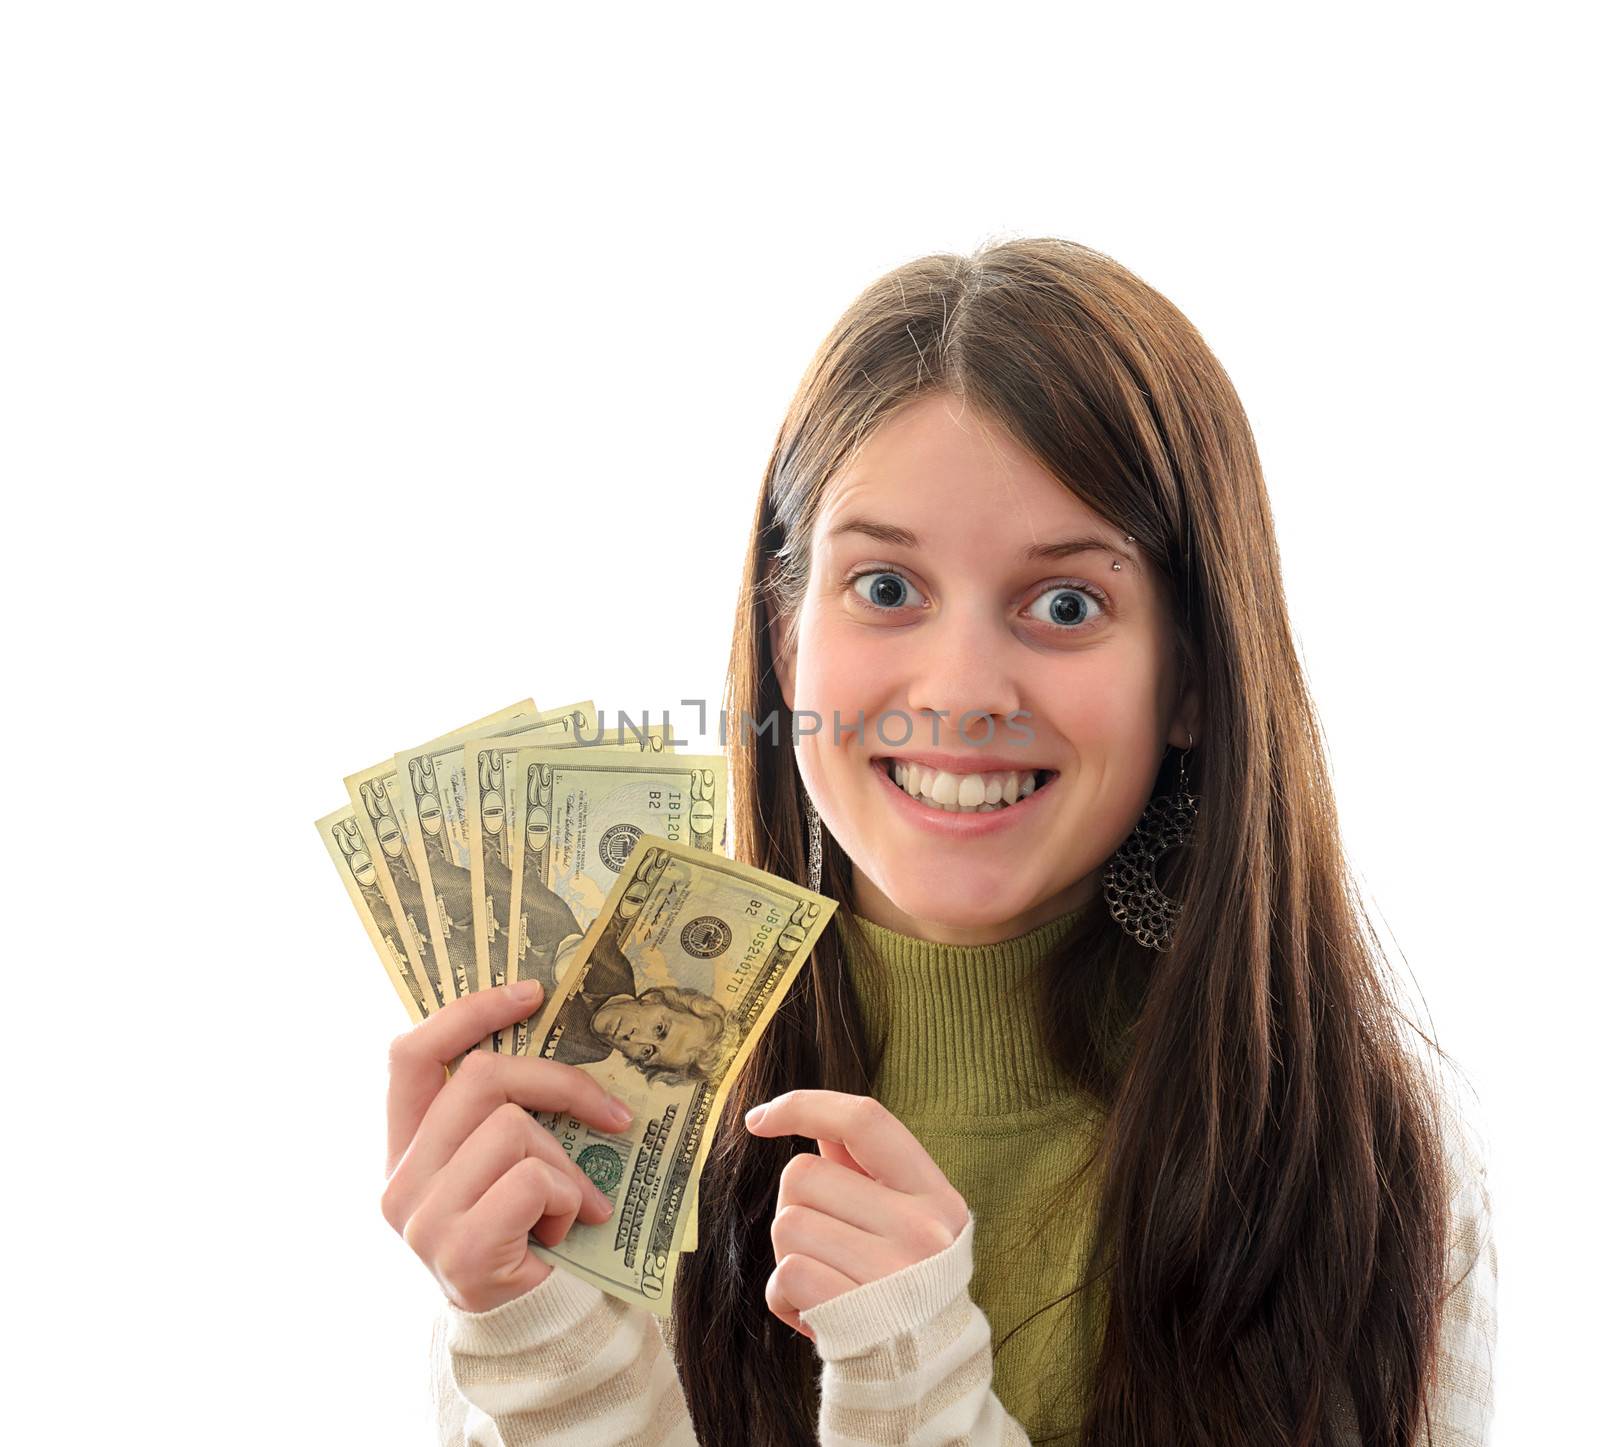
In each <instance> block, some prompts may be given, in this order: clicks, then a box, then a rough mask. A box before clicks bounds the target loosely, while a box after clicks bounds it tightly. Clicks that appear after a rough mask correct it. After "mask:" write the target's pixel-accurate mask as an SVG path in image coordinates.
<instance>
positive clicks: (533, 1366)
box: [432, 1268, 698, 1447]
mask: <svg viewBox="0 0 1600 1447" xmlns="http://www.w3.org/2000/svg"><path fill="white" fill-rule="evenodd" d="M432 1379H433V1400H434V1408H435V1412H436V1415H437V1422H438V1431H439V1442H440V1447H532V1444H534V1443H538V1444H541V1447H590V1444H593V1443H597V1442H624V1441H625V1442H628V1443H631V1444H636V1447H698V1444H697V1439H696V1437H695V1434H694V1426H693V1423H692V1421H691V1420H690V1416H689V1407H688V1403H687V1401H686V1400H685V1399H684V1395H683V1384H682V1383H681V1382H680V1381H679V1378H678V1372H677V1368H676V1367H675V1366H674V1365H673V1361H672V1357H671V1354H670V1353H669V1352H668V1350H667V1345H666V1340H665V1338H664V1337H663V1336H662V1331H661V1325H660V1322H659V1320H658V1319H657V1318H656V1317H655V1316H654V1315H653V1314H652V1313H650V1312H648V1311H646V1310H645V1309H644V1308H643V1307H639V1306H630V1305H628V1304H627V1303H626V1302H623V1301H619V1300H618V1299H617V1298H616V1297H614V1296H611V1295H609V1294H608V1293H606V1292H603V1291H601V1290H600V1289H599V1287H597V1286H593V1285H591V1284H590V1283H589V1282H587V1281H584V1280H583V1279H582V1278H580V1277H577V1276H574V1275H572V1274H571V1273H570V1272H564V1271H562V1270H560V1269H559V1268H557V1269H556V1270H554V1271H552V1272H551V1273H550V1275H549V1276H548V1277H546V1278H545V1279H544V1280H543V1281H542V1282H540V1283H539V1285H538V1286H536V1287H534V1288H533V1289H532V1290H531V1291H528V1292H525V1293H524V1294H523V1295H521V1296H519V1297H516V1298H515V1299H514V1300H512V1301H508V1302H505V1303H503V1304H502V1305H500V1306H497V1307H495V1308H494V1309H493V1310H492V1311H483V1312H468V1311H462V1310H461V1309H460V1308H458V1307H457V1306H455V1305H454V1304H453V1303H451V1302H448V1301H447V1302H445V1303H444V1305H443V1307H442V1309H441V1311H440V1314H439V1315H438V1316H437V1317H436V1318H435V1322H434V1330H433V1343H432Z"/></svg>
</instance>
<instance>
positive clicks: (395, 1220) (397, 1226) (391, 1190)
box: [378, 1180, 406, 1232]
mask: <svg viewBox="0 0 1600 1447" xmlns="http://www.w3.org/2000/svg"><path fill="white" fill-rule="evenodd" d="M378 1209H379V1210H380V1211H382V1212H383V1219H384V1220H385V1221H387V1222H388V1223H389V1227H390V1229H391V1230H394V1231H397V1232H398V1231H400V1230H402V1228H403V1227H404V1226H405V1224H406V1222H405V1213H404V1212H403V1211H402V1210H401V1209H400V1199H399V1195H398V1193H397V1192H396V1191H395V1185H394V1181H393V1180H389V1181H386V1182H385V1183H384V1187H383V1194H382V1195H381V1196H380V1197H379V1198H378Z"/></svg>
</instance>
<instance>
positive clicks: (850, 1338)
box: [800, 1210, 1028, 1447]
mask: <svg viewBox="0 0 1600 1447" xmlns="http://www.w3.org/2000/svg"><path fill="white" fill-rule="evenodd" d="M973 1227H974V1218H973V1215H972V1212H971V1211H970V1210H969V1211H968V1212H967V1224H966V1226H965V1227H964V1228H963V1229H962V1232H961V1234H960V1235H959V1236H957V1237H956V1239H955V1240H954V1241H952V1242H951V1243H950V1245H949V1246H947V1247H946V1248H945V1249H944V1250H943V1251H940V1252H937V1253H936V1254H934V1255H933V1256H929V1257H926V1258H924V1259H923V1260H921V1261H917V1262H914V1263H913V1264H912V1265H910V1266H906V1267H902V1268H901V1269H900V1270H899V1271H895V1272H892V1273H890V1274H889V1275H888V1276H883V1277H880V1278H879V1279H878V1280H876V1281H869V1282H866V1283H865V1284H863V1285H861V1286H857V1287H855V1288H853V1289H852V1290H850V1291H846V1292H843V1293H842V1294H840V1295H839V1296H836V1297H834V1298H832V1299H831V1300H829V1301H825V1302H823V1303H821V1305H819V1306H814V1307H812V1308H811V1309H810V1310H809V1311H802V1312H801V1313H800V1320H801V1321H803V1322H804V1323H805V1324H806V1325H807V1326H809V1327H810V1328H811V1329H812V1331H813V1332H814V1333H815V1344H816V1348H817V1355H818V1356H819V1357H821V1359H822V1403H821V1412H820V1420H819V1424H818V1439H817V1440H818V1443H819V1447H846V1444H854V1443H885V1442H894V1443H902V1444H905V1447H935V1444H938V1443H954V1442H961V1443H968V1444H971V1447H1027V1442H1028V1434H1027V1433H1026V1432H1025V1431H1024V1430H1023V1427H1022V1424H1021V1423H1020V1422H1018V1421H1017V1419H1016V1418H1015V1417H1013V1416H1011V1414H1010V1413H1008V1412H1007V1411H1006V1409H1005V1408H1004V1407H1003V1406H1002V1405H1001V1403H1000V1399H999V1398H998V1397H997V1396H995V1394H994V1391H993V1389H992V1387H991V1382H992V1380H993V1363H992V1361H991V1358H990V1347H989V1340H990V1335H989V1318H988V1317H986V1316H985V1315H984V1314H983V1312H982V1311H980V1310H979V1309H978V1306H977V1304H976V1303H975V1302H974V1301H973V1300H972V1297H971V1295H970V1293H969V1291H968V1289H967V1284H968V1282H970V1281H971V1279H972V1233H973Z"/></svg>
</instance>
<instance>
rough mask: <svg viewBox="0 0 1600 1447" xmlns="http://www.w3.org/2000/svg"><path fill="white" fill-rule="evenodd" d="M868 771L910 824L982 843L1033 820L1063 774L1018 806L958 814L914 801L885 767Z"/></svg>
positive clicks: (1034, 792)
mask: <svg viewBox="0 0 1600 1447" xmlns="http://www.w3.org/2000/svg"><path fill="white" fill-rule="evenodd" d="M867 767H868V768H869V769H871V770H872V772H873V773H874V774H875V775H876V776H877V779H878V782H879V783H880V784H881V785H882V786H883V787H884V789H886V790H887V791H888V793H889V795H890V798H891V800H892V804H891V807H892V808H894V809H896V810H897V811H898V812H899V813H900V815H901V816H902V817H903V818H904V819H905V820H906V821H907V822H908V823H911V824H914V825H916V826H917V827H918V828H919V829H925V830H927V832H928V833H930V834H937V835H939V836H941V837H942V838H945V839H983V838H986V837H987V836H988V835H990V834H998V833H1000V832H1001V831H1002V830H1005V829H1009V828H1011V827H1012V826H1013V825H1014V824H1015V823H1016V822H1017V820H1018V819H1022V820H1024V821H1026V820H1028V819H1031V818H1033V816H1034V815H1035V814H1036V813H1038V810H1037V808H1035V805H1036V804H1037V803H1038V800H1039V796H1040V795H1041V794H1048V793H1049V792H1050V791H1051V790H1052V789H1054V788H1055V786H1056V783H1057V781H1058V780H1059V779H1060V778H1061V775H1060V774H1052V775H1051V776H1050V779H1049V780H1048V782H1046V783H1044V784H1041V785H1040V786H1039V787H1038V788H1036V789H1035V790H1034V791H1033V792H1032V793H1031V794H1029V795H1028V797H1027V798H1026V799H1018V800H1017V802H1016V803H1015V804H1009V805H1007V806H1006V807H1005V808H1004V809H991V810H989V811H988V812H987V813H985V814H979V813H977V812H976V811H974V812H973V813H970V814H959V813H956V812H954V811H953V810H950V809H939V808H936V807H935V806H934V805H932V804H924V803H923V802H922V801H921V800H920V799H913V798H912V797H911V795H909V794H908V793H906V791H905V790H904V789H902V788H901V787H900V786H899V785H898V784H897V783H895V781H894V780H893V779H891V778H890V777H889V775H888V773H887V771H886V769H885V767H884V766H883V765H880V764H875V763H871V762H869V763H868V765H867Z"/></svg>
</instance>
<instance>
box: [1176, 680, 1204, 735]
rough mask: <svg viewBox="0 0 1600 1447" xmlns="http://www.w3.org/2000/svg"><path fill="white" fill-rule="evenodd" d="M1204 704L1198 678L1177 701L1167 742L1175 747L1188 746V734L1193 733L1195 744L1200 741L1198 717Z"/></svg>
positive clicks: (1202, 688)
mask: <svg viewBox="0 0 1600 1447" xmlns="http://www.w3.org/2000/svg"><path fill="white" fill-rule="evenodd" d="M1204 704H1205V688H1204V686H1203V685H1202V684H1201V682H1200V680H1199V679H1196V680H1195V681H1194V682H1193V683H1191V684H1190V685H1189V686H1188V687H1187V688H1186V689H1184V691H1183V697H1182V698H1181V699H1179V701H1178V711H1177V712H1176V713H1175V714H1174V715H1173V716H1172V727H1171V729H1170V730H1169V731H1168V733H1167V742H1168V743H1169V744H1171V745H1172V746H1173V748H1175V749H1186V748H1188V747H1189V736H1190V735H1191V734H1193V735H1194V741H1195V743H1196V744H1198V743H1199V742H1200V718H1201V715H1202V712H1203V707H1204Z"/></svg>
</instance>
